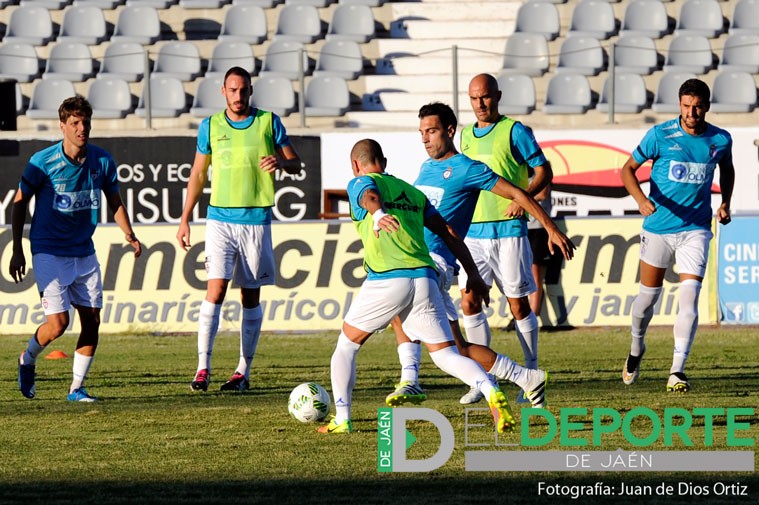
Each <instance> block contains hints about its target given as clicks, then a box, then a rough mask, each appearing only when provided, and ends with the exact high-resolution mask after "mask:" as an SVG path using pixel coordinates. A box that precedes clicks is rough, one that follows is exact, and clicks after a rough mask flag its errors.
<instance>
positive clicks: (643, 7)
mask: <svg viewBox="0 0 759 505" xmlns="http://www.w3.org/2000/svg"><path fill="white" fill-rule="evenodd" d="M671 31H672V24H671V23H670V20H669V17H668V16H667V10H666V9H665V8H664V4H662V3H661V0H635V1H633V2H630V3H629V4H627V7H626V8H625V15H624V17H623V18H622V29H621V33H620V34H630V35H645V36H646V37H651V38H652V39H658V38H660V37H663V36H664V35H666V34H668V33H670V32H671Z"/></svg>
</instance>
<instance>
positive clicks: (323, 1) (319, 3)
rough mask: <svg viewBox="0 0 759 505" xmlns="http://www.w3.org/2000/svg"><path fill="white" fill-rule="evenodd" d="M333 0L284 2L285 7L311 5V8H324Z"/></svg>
mask: <svg viewBox="0 0 759 505" xmlns="http://www.w3.org/2000/svg"><path fill="white" fill-rule="evenodd" d="M333 2H334V0H285V5H311V6H313V7H326V6H328V5H329V4H331V3H333Z"/></svg>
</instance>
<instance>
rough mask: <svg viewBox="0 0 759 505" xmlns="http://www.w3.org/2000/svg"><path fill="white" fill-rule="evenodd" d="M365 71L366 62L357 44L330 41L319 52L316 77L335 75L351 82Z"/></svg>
mask: <svg viewBox="0 0 759 505" xmlns="http://www.w3.org/2000/svg"><path fill="white" fill-rule="evenodd" d="M363 70H364V60H363V57H362V55H361V48H360V47H359V45H358V44H357V43H356V42H353V41H352V40H328V41H327V42H326V43H325V44H324V45H323V46H322V48H321V50H320V51H319V57H318V58H317V60H316V68H315V69H314V76H323V75H333V76H336V77H340V78H342V79H346V80H349V81H351V80H353V79H356V78H358V76H360V75H361V73H362V72H363Z"/></svg>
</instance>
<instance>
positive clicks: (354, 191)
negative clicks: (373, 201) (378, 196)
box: [348, 175, 379, 221]
mask: <svg viewBox="0 0 759 505" xmlns="http://www.w3.org/2000/svg"><path fill="white" fill-rule="evenodd" d="M368 189H373V190H375V191H377V192H379V189H378V188H377V184H376V183H375V182H374V179H372V178H371V177H368V176H366V175H362V176H360V177H356V178H355V179H353V180H352V181H350V182H349V183H348V201H349V202H350V206H351V213H352V214H353V217H354V219H355V220H356V221H361V220H362V219H364V217H366V214H367V210H366V209H365V208H363V207H362V206H361V199H362V198H363V196H364V192H365V191H366V190H368Z"/></svg>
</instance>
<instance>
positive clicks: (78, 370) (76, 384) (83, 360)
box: [69, 352, 92, 393]
mask: <svg viewBox="0 0 759 505" xmlns="http://www.w3.org/2000/svg"><path fill="white" fill-rule="evenodd" d="M90 365H92V356H85V355H84V354H79V353H78V352H75V353H74V366H73V371H74V379H73V380H72V381H71V387H70V388H69V393H73V392H74V391H76V390H77V389H79V388H80V387H82V386H83V385H84V379H86V378H87V372H89V371H90Z"/></svg>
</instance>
